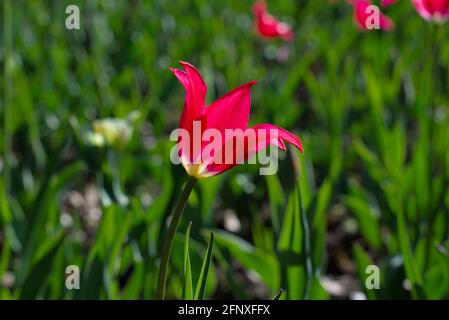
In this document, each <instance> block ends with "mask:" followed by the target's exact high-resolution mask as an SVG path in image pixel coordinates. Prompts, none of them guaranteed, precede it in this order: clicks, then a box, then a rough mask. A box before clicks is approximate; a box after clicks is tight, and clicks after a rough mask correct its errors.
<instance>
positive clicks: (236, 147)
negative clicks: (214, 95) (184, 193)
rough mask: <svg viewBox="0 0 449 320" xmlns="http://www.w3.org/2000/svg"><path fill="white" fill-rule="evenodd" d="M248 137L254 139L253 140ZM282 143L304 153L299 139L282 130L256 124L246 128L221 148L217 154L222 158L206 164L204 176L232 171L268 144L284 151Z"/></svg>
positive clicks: (269, 125)
mask: <svg viewBox="0 0 449 320" xmlns="http://www.w3.org/2000/svg"><path fill="white" fill-rule="evenodd" d="M249 137H255V139H252V138H249ZM284 142H289V143H291V144H292V145H294V146H295V147H296V148H297V149H298V150H299V151H300V152H301V153H304V151H303V147H302V142H301V139H300V138H299V137H297V136H295V135H294V134H292V133H290V132H288V131H287V130H285V129H283V128H280V127H278V126H275V125H273V124H258V125H255V126H253V127H251V128H248V129H246V130H245V131H244V132H243V133H242V134H238V135H236V137H235V138H234V139H232V141H228V142H227V143H226V144H225V145H224V146H223V147H222V150H221V152H220V153H219V154H220V155H222V156H223V158H222V159H217V158H215V159H214V160H213V161H212V162H211V163H209V164H207V167H206V174H205V176H213V175H217V174H220V173H223V172H225V171H227V170H229V169H232V168H234V167H235V166H237V165H239V164H241V163H243V162H245V161H247V160H248V159H250V158H251V157H253V156H254V155H255V154H256V153H258V152H259V151H261V150H263V149H266V148H267V147H268V145H270V144H273V145H274V146H276V147H278V148H279V149H281V150H283V151H285V150H286V147H285V143H284ZM229 151H232V152H229Z"/></svg>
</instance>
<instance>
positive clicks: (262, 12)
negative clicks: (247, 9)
mask: <svg viewBox="0 0 449 320" xmlns="http://www.w3.org/2000/svg"><path fill="white" fill-rule="evenodd" d="M253 12H254V15H255V16H256V29H257V31H258V33H259V35H260V36H261V37H265V38H277V37H281V38H283V39H284V40H286V41H291V40H293V37H294V33H293V31H292V30H291V29H290V27H289V26H288V25H287V24H286V23H284V22H280V21H278V20H277V19H276V18H275V17H273V16H272V15H270V14H269V13H268V11H267V6H266V4H265V2H264V1H257V2H256V3H255V4H254V8H253Z"/></svg>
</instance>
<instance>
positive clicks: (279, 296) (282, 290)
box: [272, 288, 285, 300]
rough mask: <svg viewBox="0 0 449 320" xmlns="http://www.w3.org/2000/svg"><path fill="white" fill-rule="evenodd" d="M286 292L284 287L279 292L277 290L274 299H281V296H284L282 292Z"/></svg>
mask: <svg viewBox="0 0 449 320" xmlns="http://www.w3.org/2000/svg"><path fill="white" fill-rule="evenodd" d="M284 292H285V290H284V289H282V288H281V289H279V291H278V292H276V294H275V295H274V297H273V299H272V300H279V299H281V297H282V294H283V293H284Z"/></svg>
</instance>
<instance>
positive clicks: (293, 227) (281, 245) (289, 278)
mask: <svg viewBox="0 0 449 320" xmlns="http://www.w3.org/2000/svg"><path fill="white" fill-rule="evenodd" d="M296 191H297V190H296V188H295V190H294V191H293V193H292V194H290V197H289V202H288V206H287V211H286V213H285V216H284V223H283V225H282V229H281V233H280V235H279V242H278V252H279V256H280V260H281V273H282V277H283V286H284V285H286V288H287V298H288V299H295V300H297V299H303V298H304V296H305V294H306V283H307V276H306V268H305V264H306V261H305V258H306V257H305V254H304V250H303V246H304V232H303V230H302V227H301V226H302V222H301V214H300V208H299V206H300V204H299V199H298V196H297V192H296Z"/></svg>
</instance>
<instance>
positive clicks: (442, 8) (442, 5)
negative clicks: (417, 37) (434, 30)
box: [412, 0, 449, 22]
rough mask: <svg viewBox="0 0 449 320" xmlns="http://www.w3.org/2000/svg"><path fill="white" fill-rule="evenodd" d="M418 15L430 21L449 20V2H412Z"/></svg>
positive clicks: (423, 0) (442, 0)
mask: <svg viewBox="0 0 449 320" xmlns="http://www.w3.org/2000/svg"><path fill="white" fill-rule="evenodd" d="M412 2H413V4H414V5H415V7H416V10H417V11H418V13H419V14H420V15H421V16H422V17H423V18H424V19H426V20H428V21H436V22H444V21H446V20H447V19H449V0H412Z"/></svg>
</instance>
